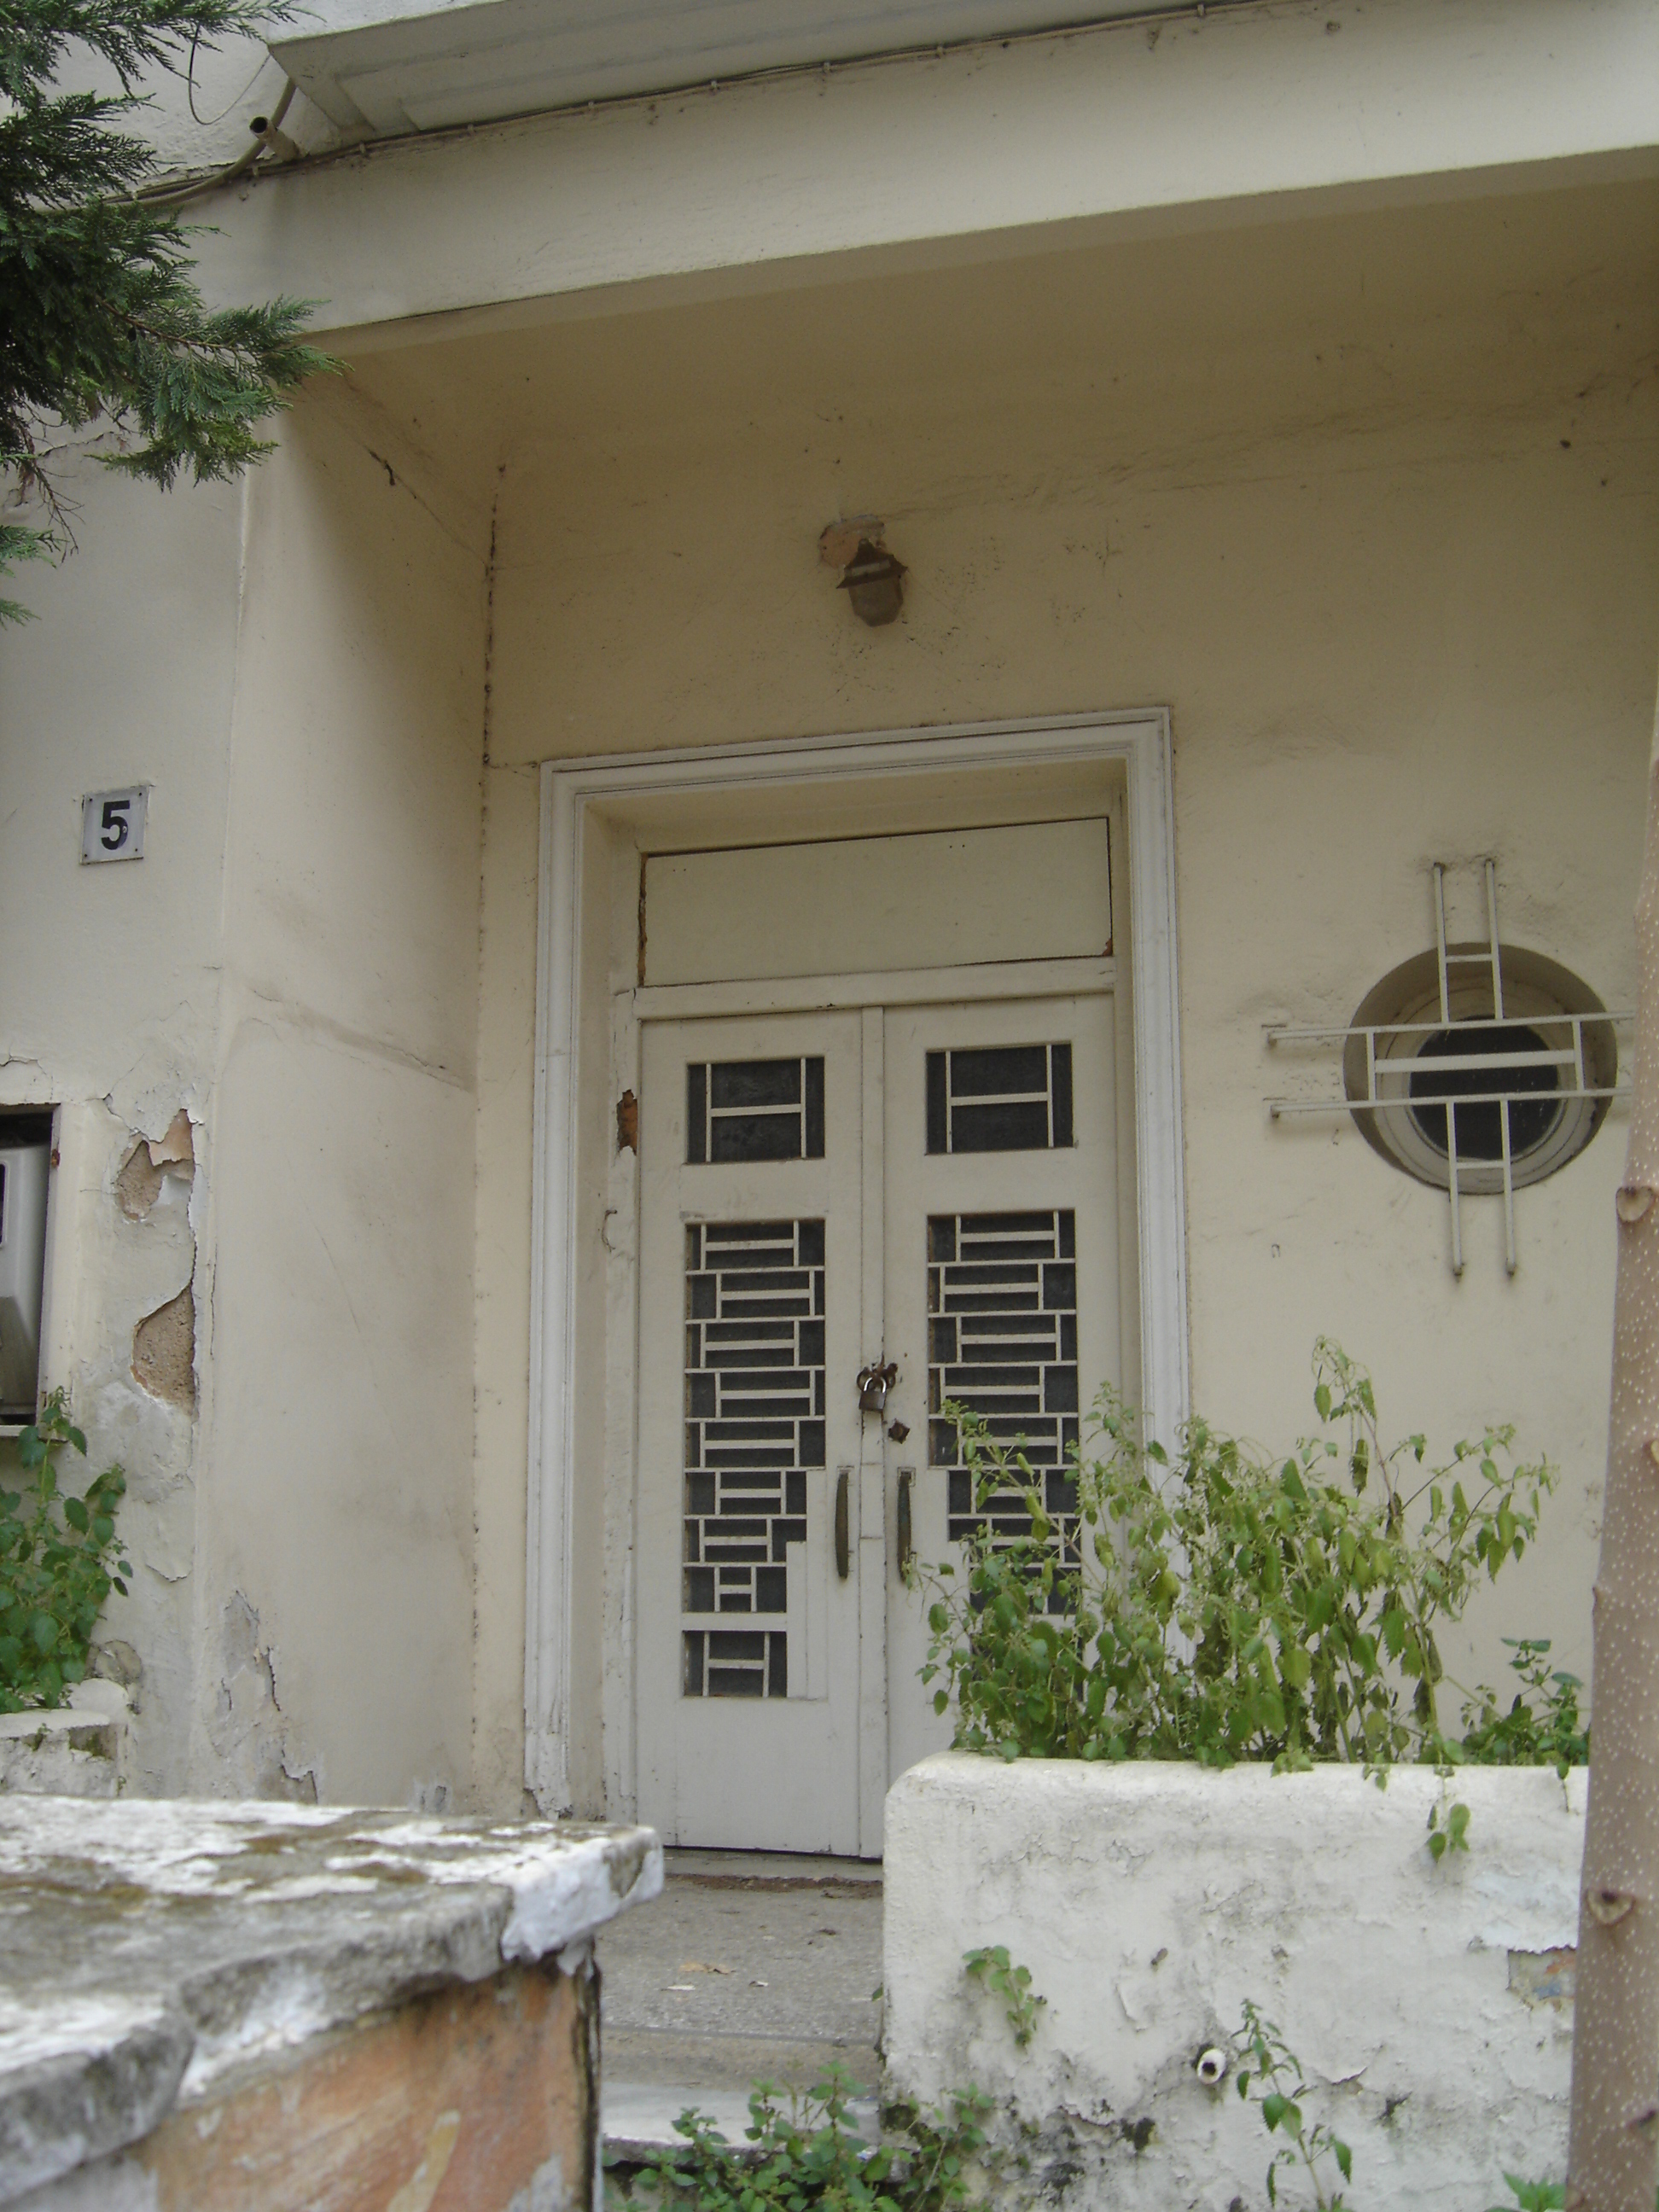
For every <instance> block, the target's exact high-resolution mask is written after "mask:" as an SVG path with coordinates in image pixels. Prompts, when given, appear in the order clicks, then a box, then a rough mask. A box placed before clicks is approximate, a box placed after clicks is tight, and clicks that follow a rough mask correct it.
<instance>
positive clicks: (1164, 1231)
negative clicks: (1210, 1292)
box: [525, 708, 1188, 1813]
mask: <svg viewBox="0 0 1659 2212" xmlns="http://www.w3.org/2000/svg"><path fill="white" fill-rule="evenodd" d="M1111 761H1121V762H1122V763H1124V766H1125V769H1126V770H1127V781H1128V793H1127V798H1128V832H1129V837H1128V842H1129V854H1128V870H1129V917H1130V939H1131V943H1130V963H1131V981H1132V990H1133V998H1132V1020H1133V1039H1134V1092H1135V1170H1136V1178H1137V1184H1138V1190H1137V1201H1138V1221H1139V1288H1140V1314H1139V1323H1140V1372H1141V1397H1142V1401H1143V1404H1144V1406H1145V1409H1146V1415H1147V1423H1148V1428H1149V1431H1150V1432H1151V1433H1152V1435H1155V1436H1157V1437H1160V1438H1161V1439H1162V1440H1163V1441H1164V1443H1166V1444H1167V1443H1170V1441H1171V1439H1172V1437H1173V1432H1174V1431H1175V1429H1176V1425H1178V1424H1179V1423H1180V1422H1181V1421H1182V1419H1184V1418H1185V1416H1186V1413H1187V1408H1188V1368H1187V1264H1186V1201H1185V1195H1184V1190H1183V1180H1182V1119H1181V1042H1180V1030H1179V1009H1178V1001H1177V997H1176V904H1175V811H1174V794H1173V787H1172V781H1171V762H1170V717H1169V714H1168V711H1167V709H1164V708H1148V709H1143V710H1141V711H1139V712H1133V713H1121V714H1086V715H1067V716H1063V717H1056V718H1054V719H1048V720H1040V721H1025V722H981V723H972V724H968V725H965V726H964V725H959V726H955V727H944V728H936V729H924V730H891V731H880V732H874V733H872V734H866V735H860V736H858V737H846V738H798V739H792V740H786V741H784V742H781V743H775V744H741V745H737V744H734V745H726V746H708V747H703V748H700V749H698V750H687V751H677V752H657V753H635V754H611V755H608V756H600V757H596V758H589V759H583V760H575V761H547V762H544V763H543V765H542V777H541V857H540V880H539V888H538V932H537V963H536V964H537V975H536V1092H535V1130H534V1146H535V1156H534V1167H533V1172H534V1196H533V1201H532V1205H533V1211H532V1225H531V1237H532V1242H531V1254H532V1260H531V1266H532V1278H531V1336H530V1449H529V1468H528V1494H527V1498H526V1528H525V1539H526V1607H525V1779H526V1784H527V1786H528V1787H529V1789H530V1790H532V1793H533V1794H534V1796H535V1797H536V1800H537V1802H538V1804H539V1805H540V1806H541V1807H542V1808H543V1809H544V1811H545V1812H548V1813H557V1812H562V1811H563V1810H565V1809H566V1808H568V1804H569V1802H570V1795H569V1781H568V1761H567V1741H568V1721H569V1715H568V1699H569V1689H570V1681H571V1663H570V1661H571V1654H570V1647H569V1623H570V1618H571V1607H570V1587H571V1576H572V1572H573V1568H574V1561H573V1559H572V1558H571V1547H570V1543H569V1530H570V1527H571V1521H572V1499H573V1489H574V1405H573V1401H572V1391H571V1384H572V1380H573V1370H574V1325H575V1314H574V1282H575V1274H576V1263H577V1249H576V1237H575V1229H576V1222H575V1203H576V1146H575V1142H574V1132H575V1127H576V1110H575V1102H576V1098H577V1096H578V1086H579V1085H580V1083H581V1081H582V1079H583V1073H584V1071H583V1070H582V1068H581V1066H580V1054H579V1036H580V961H581V952H582V948H581V943H580V915H581V910H582V883H581V866H582V853H583V849H584V841H583V836H582V829H583V820H584V816H585V813H586V809H587V808H588V807H589V806H590V805H594V804H601V805H605V806H606V807H607V808H608V809H610V810H611V811H617V810H618V809H619V808H620V809H621V810H622V811H624V812H625V811H626V808H627V805H628V801H629V799H645V798H647V797H649V798H651V799H661V798H663V797H664V796H666V795H669V794H671V793H676V792H686V793H691V792H696V793H704V794H707V793H711V792H718V791H719V790H720V788H721V787H730V788H731V789H732V790H733V791H736V790H739V789H741V790H744V791H748V792H753V791H754V790H755V789H756V788H757V787H759V786H766V787H772V788H775V789H777V790H779V791H780V792H782V791H784V790H786V789H787V787H790V786H798V787H811V786H812V785H813V784H815V783H824V782H830V781H839V782H847V781H857V782H865V781H873V780H875V779H878V778H883V777H887V776H902V775H915V774H918V773H933V774H938V773H939V771H941V770H945V771H949V770H951V769H963V770H971V769H997V768H1010V767H1030V768H1036V767H1039V766H1042V765H1045V764H1051V763H1073V764H1080V763H1090V762H1099V763H1107V762H1111ZM664 1011H666V1010H664ZM593 1073H594V1072H592V1071H590V1072H589V1079H590V1080H591V1079H592V1076H593ZM608 1076H609V1069H608V1068H607V1069H606V1070H605V1073H604V1077H603V1078H602V1079H608Z"/></svg>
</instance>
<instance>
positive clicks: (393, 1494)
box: [196, 393, 485, 1806]
mask: <svg viewBox="0 0 1659 2212" xmlns="http://www.w3.org/2000/svg"><path fill="white" fill-rule="evenodd" d="M375 444H376V447H377V451H376V452H373V453H371V452H370V451H369V450H368V447H366V446H365V444H364V443H363V442H362V438H361V432H360V428H359V425H358V424H357V423H356V421H355V420H354V419H353V417H352V416H351V414H350V411H349V408H347V407H346V406H345V405H343V404H342V403H341V402H340V401H339V399H338V398H337V395H335V394H332V393H325V394H324V395H322V396H321V397H320V398H319V401H318V402H317V403H314V404H310V405H308V406H306V407H304V408H302V409H301V410H300V411H299V412H298V413H297V414H296V416H295V419H294V420H293V422H292V423H291V424H290V425H289V428H288V429H287V431H286V433H285V435H284V438H283V447H282V450H281V452H280V453H278V454H277V455H276V456H275V457H274V458H273V459H272V460H271V461H270V464H269V465H267V466H266V467H265V468H264V469H263V470H262V471H260V472H259V474H258V476H257V477H254V478H253V479H252V483H251V486H250V490H249V503H250V511H249V526H248V545H249V556H248V570H247V575H246V586H245V591H244V601H243V611H242V637H241V650H240V659H239V668H238V687H237V700H236V708H235V716H234V736H233V744H232V776H231V787H230V808H229V829H228V842H227V858H226V871H225V884H226V893H225V954H226V975H225V989H224V998H223V1006H222V1036H221V1041H220V1048H219V1056H220V1073H219V1079H218V1087H217V1095H216V1124H217V1130H218V1140H217V1146H216V1156H215V1173H214V1185H213V1190H214V1234H215V1244H216V1253H217V1261H216V1271H215V1279H214V1284H213V1304H212V1336H211V1346H210V1349H211V1361H210V1370H209V1372H210V1388H209V1392H208V1396H207V1401H206V1406H205V1409H204V1411H205V1438H204V1463H205V1465H204V1478H203V1481H202V1501H203V1503H202V1530H201V1557H202V1572H201V1587H202V1591H203V1612H202V1618H201V1620H200V1622H199V1634H200V1637H201V1639H202V1644H203V1650H204V1680H205V1682H206V1683H207V1684H208V1685H209V1690H208V1693H207V1694H205V1695H204V1697H203V1698H202V1699H201V1701H200V1705H199V1707H198V1714H197V1745H196V1752H197V1769H198V1771H199V1772H201V1773H203V1774H204V1775H207V1774H211V1775H212V1776H213V1777H214V1778H215V1780H216V1784H217V1785H218V1786H220V1787H228V1788H233V1789H234V1788H238V1787H241V1788H249V1787H255V1786H257V1787H258V1788H259V1789H260V1790H283V1789H284V1788H288V1789H290V1790H295V1791H296V1792H307V1791H308V1790H310V1789H312V1788H313V1787H314V1789H315V1790H316V1792H317V1794H318V1795H319V1796H321V1797H323V1798H325V1799H334V1800H340V1799H349V1800H356V1801H357V1802H398V1803H401V1802H408V1801H409V1800H410V1798H411V1797H412V1798H414V1799H416V1800H418V1801H419V1802H423V1803H426V1804H428V1805H434V1806H437V1805H441V1804H443V1803H445V1802H451V1801H452V1799H453V1797H455V1796H459V1794H460V1793H462V1792H463V1791H464V1790H465V1788H466V1786H467V1784H468V1781H469V1777H470V1770H471V1669H470V1666H469V1662H468V1655H469V1652H470V1649H471V1632H472V1599H473V1592H472V1495H471V1465H472V1448H473V1402H472V1331H473V1279H472V1277H473V1270H472V1252H473V1240H474V1234H475V1220H474V1206H473V1146H474V1142H475V1111H476V1086H477V1009H476V990H475V979H476V974H477V942H478V882H479V828H480V813H481V808H480V792H479V773H480V747H481V734H482V705H483V647H484V637H485V628H484V615H485V589H484V567H483V560H482V558H481V554H480V549H479V547H478V545H477V543H476V542H473V541H472V537H471V533H472V532H473V531H474V528H475V526H476V524H477V517H476V516H473V515H469V514H466V513H447V514H446V513H442V512H441V511H440V512H435V511H434V508H433V507H432V505H431V504H429V503H428V502H429V499H430V492H429V489H426V488H423V487H422V484H421V482H420V479H419V477H418V475H416V477H415V478H414V480H413V481H412V482H411V480H410V477H408V476H406V475H404V474H403V473H400V468H399V466H398V465H394V464H393V462H392V460H390V459H385V458H382V457H381V453H380V451H379V450H378V448H379V446H380V441H379V440H378V439H376V441H375ZM397 459H398V463H399V464H403V465H404V466H406V465H407V464H406V463H405V462H404V456H403V455H402V454H401V453H398V455H397ZM255 1617H257V1629H256V1628H254V1627H253V1626H251V1621H252V1619H253V1618H255Z"/></svg>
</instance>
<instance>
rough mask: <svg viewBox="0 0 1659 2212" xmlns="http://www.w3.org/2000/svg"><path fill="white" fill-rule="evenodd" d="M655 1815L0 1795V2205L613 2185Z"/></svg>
mask: <svg viewBox="0 0 1659 2212" xmlns="http://www.w3.org/2000/svg"><path fill="white" fill-rule="evenodd" d="M661 1887H662V1849H661V1846H660V1844H659V1843H658V1841H657V1838H656V1837H655V1836H654V1835H653V1833H652V1832H651V1831H650V1830H649V1829H648V1828H603V1827H580V1826H571V1825H560V1824H558V1823H555V1822H550V1821H541V1820H518V1821H487V1820H430V1819H419V1818H415V1817H412V1816H410V1814H404V1813H394V1812H380V1813H361V1812H360V1813H350V1812H346V1813H342V1812H336V1811H329V1810H321V1809H319V1808H301V1807H297V1806H293V1805H270V1804H264V1803H256V1804H241V1805H235V1804H192V1803H190V1802H187V1801H179V1800H171V1801H167V1802H156V1801H153V1800H152V1801H147V1800H143V1799H135V1800H130V1801H128V1802H126V1803H125V1804H119V1805H97V1804H88V1803H87V1802H84V1801H83V1800H79V1799H71V1798H61V1797H34V1796H15V1797H9V1798H0V1908H3V1909H0V2204H3V2205H5V2206H6V2207H8V2208H9V2212H11V2209H12V2208H15V2212H297V2208H299V2207H301V2206H304V2207H306V2208H307V2212H428V2207H430V2208H432V2212H450V2208H459V2207H465V2212H599V2196H600V2191H599V1978H598V1974H597V1972H596V1970H595V1968H594V1966H593V1961H592V1936H593V1935H594V1933H595V1932H596V1930H597V1929H599V1928H600V1927H601V1926H603V1925H604V1924H605V1923H606V1922H608V1921H610V1920H611V1919H612V1918H614V1917H615V1916H616V1915H617V1913H618V1912H620V1911H623V1910H625V1909H630V1908H631V1907H633V1906H635V1905H640V1904H643V1903H645V1902H646V1901H647V1899H650V1898H652V1897H654V1896H655V1895H656V1894H657V1893H658V1892H659V1890H660V1888H661Z"/></svg>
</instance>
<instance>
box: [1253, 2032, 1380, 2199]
mask: <svg viewBox="0 0 1659 2212" xmlns="http://www.w3.org/2000/svg"><path fill="white" fill-rule="evenodd" d="M1239 2041H1240V2042H1241V2044H1242V2045H1243V2059H1242V2062H1241V2063H1240V2065H1239V2069H1238V2093H1239V2095H1240V2096H1241V2097H1243V2098H1244V2099H1245V2100H1247V2101H1248V2100H1249V2097H1250V2094H1251V2092H1252V2090H1254V2091H1255V2095H1256V2097H1257V2099H1258V2100H1259V2106H1258V2108H1259V2110H1260V2112H1261V2119H1262V2124H1263V2125H1264V2126H1265V2127H1266V2129H1267V2133H1268V2134H1269V2135H1270V2136H1273V2135H1278V2136H1283V2137H1284V2138H1285V2141H1284V2142H1282V2143H1281V2144H1280V2145H1279V2148H1277V2149H1276V2150H1275V2151H1274V2152H1273V2156H1272V2158H1271V2159H1270V2160H1268V2162H1267V2201H1268V2203H1270V2204H1277V2203H1278V2202H1279V2175H1280V2174H1281V2173H1282V2172H1285V2170H1286V2169H1287V2168H1291V2169H1294V2170H1295V2171H1296V2172H1297V2174H1298V2175H1299V2177H1300V2179H1302V2180H1303V2181H1304V2183H1305V2184H1306V2185H1307V2186H1308V2187H1309V2188H1310V2189H1311V2190H1312V2191H1313V2201H1314V2203H1315V2204H1316V2206H1317V2207H1318V2208H1319V2212H1343V2208H1344V2207H1345V2206H1346V2203H1347V2199H1346V2197H1344V2196H1343V2194H1342V2191H1341V2190H1340V2188H1333V2189H1332V2190H1331V2191H1330V2193H1329V2194H1327V2188H1326V2185H1327V2183H1328V2180H1329V2179H1330V2176H1329V2173H1328V2165H1327V2162H1329V2165H1332V2166H1335V2168H1336V2170H1337V2172H1338V2173H1340V2175H1341V2177H1342V2179H1343V2180H1344V2181H1345V2182H1346V2181H1350V2180H1352V2178H1353V2154H1352V2152H1351V2151H1350V2150H1349V2148H1348V2146H1347V2145H1346V2143H1345V2142H1343V2141H1342V2140H1341V2138H1340V2136H1335V2135H1333V2134H1332V2132H1331V2130H1330V2129H1329V2128H1328V2127H1326V2126H1325V2125H1324V2124H1323V2122H1318V2123H1316V2124H1313V2125H1311V2126H1310V2124H1309V2122H1308V2120H1307V2118H1306V2116H1305V2114H1304V2112H1303V2109H1302V2106H1303V2100H1304V2098H1305V2097H1306V2096H1307V2094H1308V2085H1307V2082H1306V2081H1305V2080H1304V2078H1303V2068H1302V2062H1301V2060H1300V2059H1299V2058H1298V2057H1297V2055H1296V2053H1295V2052H1294V2051H1292V2050H1291V2048H1290V2046H1289V2045H1288V2044H1287V2043H1286V2042H1285V2039H1284V2036H1283V2035H1282V2034H1281V2033H1279V2028H1278V2027H1276V2026H1275V2025H1274V2023H1273V2021H1270V2020H1264V2019H1263V2018H1262V2016H1261V2013H1260V2012H1259V2011H1258V2010H1257V2008H1256V2007H1255V2005H1253V2004H1252V2003H1250V2002H1249V2000H1248V1999H1247V2000H1246V2002H1245V2005H1244V2018H1243V2026H1242V2027H1241V2028H1240V2030H1239Z"/></svg>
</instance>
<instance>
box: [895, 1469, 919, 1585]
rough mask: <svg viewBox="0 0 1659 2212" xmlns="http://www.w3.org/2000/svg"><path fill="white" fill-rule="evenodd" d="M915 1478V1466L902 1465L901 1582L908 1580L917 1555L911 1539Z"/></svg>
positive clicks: (899, 1533)
mask: <svg viewBox="0 0 1659 2212" xmlns="http://www.w3.org/2000/svg"><path fill="white" fill-rule="evenodd" d="M915 1479H916V1471H915V1468H913V1467H902V1468H900V1469H899V1481H898V1571H899V1580H900V1581H901V1582H908V1579H909V1575H910V1563H911V1561H912V1560H913V1559H915V1555H916V1554H915V1545H914V1544H913V1542H912V1541H911V1534H910V1492H911V1489H912V1487H913V1486H914V1484H915Z"/></svg>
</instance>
